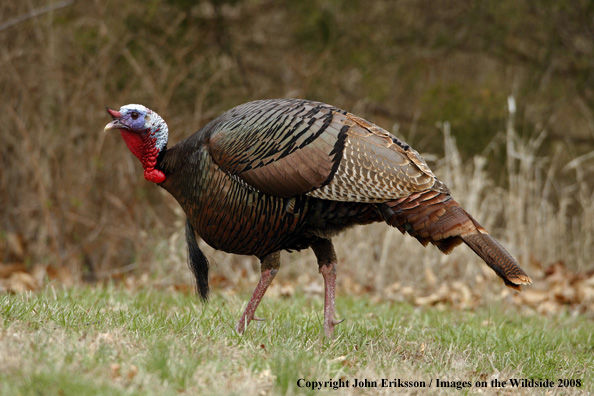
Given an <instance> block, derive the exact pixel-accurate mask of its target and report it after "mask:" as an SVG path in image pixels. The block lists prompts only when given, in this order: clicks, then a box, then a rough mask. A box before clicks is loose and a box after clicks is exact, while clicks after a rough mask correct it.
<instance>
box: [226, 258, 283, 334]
mask: <svg viewBox="0 0 594 396" xmlns="http://www.w3.org/2000/svg"><path fill="white" fill-rule="evenodd" d="M260 263H261V264H260V267H261V271H262V275H261V276H260V281H259V282H258V286H256V289H255V290H254V294H253V295H252V298H251V299H250V302H248V305H247V307H246V308H245V311H244V312H243V315H241V319H239V322H237V326H235V331H237V332H238V333H239V334H243V332H244V331H245V329H246V328H247V327H248V325H249V324H250V322H251V321H252V320H263V319H260V318H258V317H256V316H254V314H255V313H256V309H257V308H258V305H259V304H260V301H262V297H264V294H265V293H266V290H268V286H270V283H272V280H273V279H274V277H275V276H276V273H277V272H278V269H279V268H280V252H274V253H271V254H269V255H267V256H265V257H264V258H263V259H261V260H260Z"/></svg>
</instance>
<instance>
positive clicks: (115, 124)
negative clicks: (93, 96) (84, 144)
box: [103, 107, 127, 131]
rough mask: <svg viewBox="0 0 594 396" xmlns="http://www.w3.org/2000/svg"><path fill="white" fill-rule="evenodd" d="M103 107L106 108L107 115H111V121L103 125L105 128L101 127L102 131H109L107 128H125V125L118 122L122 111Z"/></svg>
mask: <svg viewBox="0 0 594 396" xmlns="http://www.w3.org/2000/svg"><path fill="white" fill-rule="evenodd" d="M105 109H106V110H107V112H108V113H109V115H110V116H112V117H113V121H112V122H110V123H109V124H107V125H105V128H104V129H103V130H104V131H109V130H113V129H127V127H126V126H125V125H124V124H122V123H121V122H120V118H121V117H122V113H120V112H119V111H116V110H112V109H110V108H108V107H105Z"/></svg>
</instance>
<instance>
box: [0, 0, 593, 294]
mask: <svg viewBox="0 0 594 396" xmlns="http://www.w3.org/2000/svg"><path fill="white" fill-rule="evenodd" d="M212 4H214V3H212ZM212 4H211V3H202V4H201V5H200V6H196V7H190V8H187V9H186V8H183V7H181V6H180V8H177V6H175V4H173V2H162V3H160V2H156V3H151V4H150V5H148V4H147V5H146V7H137V6H138V4H136V3H135V2H117V4H112V3H109V2H76V3H73V4H72V5H69V6H67V7H66V8H63V9H59V10H55V11H52V12H47V13H44V14H42V15H40V16H37V17H35V18H31V19H28V20H25V21H21V22H19V23H17V24H15V25H13V26H9V27H5V28H3V30H0V69H1V70H2V73H0V88H1V89H2V96H3V100H2V104H3V106H2V110H3V111H2V117H0V136H1V138H0V141H1V142H2V143H1V144H0V166H1V168H2V171H1V172H0V200H1V201H2V203H3V205H1V206H0V263H5V264H7V263H16V264H18V265H24V266H25V268H26V269H27V271H32V272H34V271H33V269H34V268H36V267H41V268H42V269H43V271H40V272H38V274H39V275H38V276H39V277H43V276H45V275H49V276H50V277H51V276H52V275H51V273H52V272H51V271H54V272H53V273H57V272H59V270H57V268H67V269H68V271H67V272H68V274H69V275H59V274H58V275H55V276H56V277H58V278H60V277H62V278H64V277H69V279H71V280H72V281H73V282H76V281H79V280H83V279H85V280H103V279H109V278H113V277H118V276H120V275H121V274H126V273H134V272H136V271H140V272H143V271H150V272H151V273H153V274H154V278H153V279H154V280H158V281H159V282H163V283H170V284H175V283H180V282H182V283H183V282H186V283H187V282H189V273H188V271H187V270H186V267H185V248H184V246H183V245H184V244H183V238H182V233H181V232H182V231H181V230H182V217H183V216H182V213H181V212H180V210H179V209H178V207H177V204H176V203H175V202H174V200H173V199H172V198H171V197H169V196H167V195H166V194H165V193H164V192H163V191H161V190H160V189H158V188H155V187H154V186H152V185H150V184H149V183H148V182H145V181H144V180H143V179H142V176H141V172H140V167H139V165H138V164H137V161H136V159H135V158H134V157H133V156H131V155H130V154H129V153H128V152H127V150H126V148H125V147H124V145H123V144H122V142H121V141H120V139H119V138H118V137H117V136H114V135H109V134H104V133H102V128H103V125H104V124H105V123H106V122H107V121H108V120H107V117H106V115H105V113H104V110H103V104H108V105H110V106H113V107H116V106H119V105H122V104H126V103H133V102H141V103H144V104H146V105H149V106H150V107H152V108H154V109H155V110H157V111H158V112H159V113H160V114H162V115H163V116H164V117H165V118H166V120H167V121H168V123H169V125H170V129H171V131H172V135H173V136H172V137H171V141H172V142H175V141H177V140H179V139H180V138H181V137H183V136H186V135H188V134H189V133H191V132H192V131H193V130H195V129H197V128H198V127H199V126H201V125H204V124H205V123H206V121H207V120H209V119H211V118H212V117H214V116H216V115H217V114H219V113H220V112H221V111H223V110H225V109H227V108H229V107H231V106H232V105H235V104H239V103H242V102H244V101H247V100H251V99H257V98H265V97H282V96H299V97H308V98H311V99H317V100H323V101H326V102H330V103H333V104H335V105H338V106H340V107H343V108H346V109H348V110H351V111H354V112H356V113H358V114H360V115H362V116H364V117H367V118H369V119H371V120H372V121H376V122H378V123H379V124H380V125H383V126H386V127H389V126H390V124H391V123H395V122H396V121H398V122H397V123H396V124H395V125H394V126H395V128H394V129H396V130H398V129H399V130H400V132H404V134H405V136H404V137H405V139H407V140H409V142H410V143H412V144H413V145H414V146H415V147H416V148H417V149H418V150H420V151H421V152H423V151H424V149H425V147H434V146H435V140H440V141H443V144H440V145H439V146H442V147H443V148H444V151H443V152H434V153H425V154H426V158H427V159H428V160H430V163H431V165H432V167H433V169H434V170H435V173H436V174H437V175H438V176H439V177H440V178H442V179H443V180H444V181H445V182H446V184H447V185H448V186H449V187H450V188H451V190H452V191H453V193H454V195H455V197H456V198H457V199H458V200H459V201H460V202H461V203H462V204H463V206H464V207H465V208H466V209H467V210H468V211H469V212H470V213H472V214H473V215H474V216H475V217H476V218H477V220H479V222H481V223H482V224H483V225H484V226H485V227H486V228H487V229H489V230H490V231H491V232H492V233H493V234H494V235H495V236H496V237H497V238H498V239H500V240H501V242H502V243H503V244H504V245H505V246H506V247H507V248H508V250H510V251H511V252H512V253H513V254H514V255H516V256H517V258H518V259H519V260H520V262H521V264H522V265H523V266H524V267H526V268H527V270H528V271H529V272H530V273H531V275H533V277H534V278H535V279H539V277H540V275H541V273H542V271H543V269H544V268H546V267H547V266H548V265H549V264H551V263H554V262H556V261H559V260H561V261H563V262H565V263H566V264H567V266H568V267H570V268H572V269H573V270H577V271H585V270H588V269H591V268H592V264H591V261H590V258H591V257H593V254H594V203H593V202H594V195H593V183H592V178H593V175H594V161H593V160H592V155H591V153H587V152H586V153H584V150H578V149H574V148H572V145H571V144H568V145H564V144H557V143H555V144H554V143H551V141H550V140H549V137H548V135H547V127H549V126H551V125H552V124H547V123H545V124H544V125H542V126H540V127H539V125H537V124H534V132H533V133H526V132H525V130H526V129H528V128H526V127H523V128H522V131H523V133H522V134H520V133H519V132H518V131H517V130H516V129H515V128H516V126H517V125H519V124H521V122H523V123H526V122H528V121H526V119H523V120H522V121H521V122H520V121H516V120H514V119H513V117H511V116H510V117H509V122H508V125H507V129H506V128H505V125H501V131H500V133H499V134H496V135H494V137H493V139H492V143H491V144H490V145H489V146H488V147H487V149H485V151H484V152H479V151H478V150H480V149H481V148H479V149H477V150H476V151H475V152H474V154H476V155H475V156H474V157H473V158H470V159H465V158H464V156H463V155H461V154H460V153H459V152H458V150H457V144H456V141H455V139H454V137H453V135H455V134H456V130H451V128H450V127H449V124H448V123H443V124H442V125H441V126H440V128H439V130H440V131H441V134H438V132H437V131H436V130H435V129H434V128H433V127H432V126H431V125H429V126H428V125H427V122H429V121H428V120H424V119H423V118H422V116H420V115H419V114H422V110H423V109H424V107H423V103H424V102H423V101H422V100H421V99H419V98H422V97H423V89H424V87H426V86H427V85H428V84H430V81H433V80H437V83H440V81H442V80H440V78H443V81H446V82H447V81H449V80H456V81H457V80H460V79H466V78H467V77H468V76H470V77H471V78H469V80H472V81H483V80H485V79H486V78H487V76H492V75H493V74H496V73H494V72H493V71H494V70H496V68H495V66H497V63H496V62H495V61H493V60H490V59H489V57H488V56H485V57H480V56H477V58H476V59H467V58H464V57H456V58H455V59H456V62H459V63H457V64H453V63H452V62H453V61H449V62H448V61H445V60H444V61H443V63H440V62H441V60H440V59H439V57H434V58H432V59H433V62H435V63H436V66H435V67H436V69H439V67H440V65H443V64H447V65H448V67H447V68H446V69H443V70H447V73H449V74H448V75H447V76H444V77H440V76H439V75H438V74H431V75H430V78H428V79H425V78H424V77H423V76H418V75H417V77H418V78H417V81H418V86H415V87H411V86H410V84H409V85H407V84H405V83H404V78H406V77H414V73H413V74H411V75H403V74H399V73H404V71H403V70H409V69H411V64H410V63H406V62H407V59H406V57H404V56H400V55H399V54H403V53H404V52H402V53H400V52H397V55H398V56H395V58H397V59H396V60H395V59H394V57H393V58H389V59H388V58H381V57H379V56H380V52H379V51H378V52H377V53H375V52H364V51H371V50H368V49H367V48H374V46H375V47H377V48H380V46H379V44H380V43H382V40H386V37H387V36H382V34H384V33H385V32H384V33H382V30H381V29H380V30H378V32H374V33H373V34H371V33H370V35H369V36H366V37H367V38H368V39H369V40H370V41H371V42H372V43H374V45H370V46H365V47H361V50H360V51H359V52H357V51H354V52H353V48H350V47H349V46H348V45H347V44H348V42H347V41H346V40H347V37H346V36H345V37H343V36H338V37H337V36H331V37H330V38H329V39H328V40H329V41H328V42H327V44H326V47H323V48H321V49H320V47H318V44H314V42H315V43H317V42H318V41H316V40H313V39H314V38H316V37H315V34H313V33H312V34H313V35H314V37H313V38H308V37H305V36H303V35H306V32H307V31H308V30H307V29H309V28H301V27H299V26H297V24H298V23H300V22H302V23H303V24H304V26H310V25H311V26H315V23H317V22H315V21H316V19H315V18H317V17H315V18H314V16H313V14H312V17H311V18H312V20H309V19H307V18H305V17H304V16H303V15H305V14H303V15H302V14H299V15H300V16H299V18H302V17H303V18H305V19H303V20H291V23H290V24H287V20H288V19H287V18H288V17H287V12H286V10H285V9H284V8H283V7H278V8H277V7H270V5H269V4H268V3H266V2H261V1H246V2H240V3H239V4H237V5H224V6H222V7H220V8H217V7H215V6H213V5H212ZM143 5H144V3H143ZM40 6H41V5H40V4H37V3H36V2H34V1H31V2H17V1H7V2H3V3H2V5H0V15H2V19H3V20H7V19H8V17H13V16H18V15H23V14H26V13H28V12H30V11H31V10H32V9H36V7H40ZM327 7H330V8H331V7H332V6H331V5H327ZM374 7H375V6H374ZM326 11H327V10H326ZM326 11H324V12H326ZM333 11H340V12H343V13H344V15H343V17H345V18H346V17H352V16H353V15H351V14H348V12H347V11H345V10H342V9H341V10H333ZM409 11H410V10H409ZM316 15H317V14H316ZM381 16H382V10H380V9H376V8H372V9H370V10H369V14H368V15H366V18H371V17H376V18H380V19H379V20H380V21H381ZM366 21H367V19H366ZM359 23H361V22H359ZM337 26H339V25H337ZM386 26H387V25H386ZM283 32H290V34H289V33H287V34H283ZM343 33H345V34H346V33H347V31H346V30H345V31H344V32H343ZM353 34H354V33H353ZM302 36H303V37H302ZM304 37H305V38H304ZM353 37H355V38H356V37H357V36H356V35H355V36H353ZM299 40H301V41H299ZM308 40H309V41H308ZM308 43H310V44H311V47H310V46H309V44H308ZM400 50H402V51H404V50H407V51H408V50H410V48H408V47H406V46H404V47H402V48H400ZM340 51H345V52H340ZM373 54H375V55H377V56H378V58H373V56H371V55H373ZM347 55H348V56H347ZM357 55H359V56H361V57H365V56H368V57H369V62H368V63H367V65H368V66H366V67H367V68H369V67H371V68H373V67H374V65H375V66H378V65H377V64H378V63H379V61H382V62H384V61H385V62H388V61H389V62H393V63H385V64H383V65H382V66H381V67H380V68H379V69H376V70H381V72H375V73H374V72H365V73H364V74H362V72H361V70H364V69H365V68H364V67H362V66H360V65H361V62H363V64H366V63H365V61H362V60H361V59H358V58H357ZM381 56H384V55H381ZM386 56H388V55H386ZM476 64H481V65H483V66H489V65H490V67H486V68H485V71H484V72H481V71H480V70H478V69H480V68H477V67H476ZM358 65H359V66H358ZM370 65H371V66H370ZM390 66H391V67H392V68H393V69H394V70H396V71H395V72H393V73H394V74H390V73H391V72H390ZM412 66H415V64H414V63H413V64H412ZM378 67H379V66H378ZM426 67H433V66H426ZM439 70H442V69H439ZM524 72H525V70H522V72H521V73H520V72H519V73H518V75H519V76H523V75H524ZM411 73H412V72H411ZM403 76H404V77H403ZM498 76H499V77H498V78H500V79H501V80H496V81H495V80H493V81H491V80H489V81H490V82H489V84H488V85H489V87H496V86H497V84H499V83H501V82H502V81H504V80H505V78H506V77H505V76H506V74H505V73H502V74H501V75H498ZM389 78H394V79H396V80H397V81H398V82H401V84H396V83H390V84H388V85H386V80H388V79H389ZM489 78H495V77H489ZM518 78H522V77H518ZM406 81H410V80H406ZM443 81H442V82H443ZM477 84H478V83H477ZM501 85H504V84H501ZM383 86H389V89H387V90H386V89H384V88H383ZM543 87H544V86H541V88H540V89H545V88H543ZM380 88H381V89H380ZM504 91H505V89H502V90H501V92H499V93H498V95H499V96H501V93H502V92H504ZM485 95H486V94H485ZM496 96H497V95H496ZM377 98H379V99H377ZM409 98H412V99H410V100H408V99H409ZM517 99H518V101H520V103H519V104H520V105H525V106H526V108H528V107H530V106H532V108H534V107H537V105H536V104H533V103H521V100H522V98H517ZM378 103H382V104H383V106H379V105H378ZM393 103H402V105H401V106H399V107H398V108H397V109H394V108H393V107H396V106H392V105H391V104H393ZM500 105H501V106H503V103H500ZM477 106H478V105H477ZM475 108H476V106H475ZM584 112H585V113H584V114H585V115H584V118H585V119H588V114H589V113H588V112H587V111H586V110H584ZM534 114H535V112H534V111H533V112H532V117H533V118H534V117H535V116H534ZM568 114H569V113H568ZM571 114H573V113H571ZM419 117H420V119H419ZM399 125H400V128H399ZM571 125H582V124H580V123H579V122H577V121H576V122H575V123H572V124H571ZM575 132H576V135H580V136H583V135H586V136H587V135H588V133H589V132H588V131H585V132H584V131H575ZM409 138H410V139H409ZM417 143H418V145H417ZM545 144H546V145H547V148H543V145H545ZM549 146H550V147H549ZM503 157H504V158H505V159H504V160H503V161H501V158H503ZM497 161H500V162H497ZM488 163H501V164H502V169H495V170H493V169H492V168H493V167H492V166H491V167H488V166H487V165H488ZM336 244H337V250H338V252H339V255H340V271H341V277H342V279H343V285H342V286H343V287H345V288H348V287H349V286H350V287H351V288H359V289H362V290H375V291H377V292H378V293H380V294H381V291H382V290H384V289H385V288H386V287H389V286H394V284H395V283H396V282H400V286H399V287H404V286H405V285H411V286H414V287H415V288H420V290H421V291H423V290H422V288H423V287H425V286H423V285H428V286H427V287H428V288H431V287H432V283H434V282H436V280H435V278H436V279H438V280H437V282H450V283H451V282H454V281H456V280H460V279H462V280H464V281H465V282H468V283H469V284H471V285H473V284H481V285H482V282H483V280H484V279H489V280H490V281H491V283H492V284H494V285H497V287H499V282H498V281H497V280H496V279H495V276H494V275H492V274H491V273H490V272H489V271H488V270H485V267H484V266H483V265H482V264H480V263H479V261H480V260H479V259H478V258H477V257H475V256H474V255H473V254H472V252H470V251H469V250H468V249H465V248H458V249H456V250H455V252H454V253H453V254H452V255H450V256H442V255H441V254H440V253H439V252H437V250H436V249H433V248H428V249H423V248H422V247H421V246H420V245H419V244H418V243H417V242H416V241H415V240H413V239H412V238H409V237H405V236H402V235H400V233H399V232H398V231H397V230H395V229H390V228H388V227H386V226H384V225H381V224H378V225H372V226H368V227H359V228H356V229H353V230H351V231H349V232H347V233H345V234H344V235H342V236H341V237H339V238H337V240H336ZM205 250H207V255H208V256H209V257H211V259H212V261H213V262H214V263H215V268H214V271H213V272H214V274H213V276H214V277H215V279H214V281H215V282H214V283H215V286H216V285H217V284H218V285H220V287H224V286H225V284H233V285H236V284H240V283H242V280H243V279H247V280H249V282H247V283H248V284H250V285H251V283H252V282H253V280H254V277H256V276H257V271H258V269H257V265H256V264H257V263H256V262H255V260H253V259H251V258H246V257H238V256H231V255H227V254H223V253H220V252H215V251H212V249H209V248H208V247H205ZM284 261H285V264H284V270H283V271H281V274H284V275H282V276H286V277H287V278H285V279H289V278H290V279H294V278H298V277H299V276H300V275H301V274H303V273H307V274H311V278H313V277H316V274H315V265H314V264H313V262H314V260H313V256H312V254H311V253H310V252H307V253H295V254H291V255H288V254H287V255H286V256H285V259H284ZM48 268H50V269H51V270H50V271H48V270H47V269H48ZM56 271H57V272H56ZM431 274H433V275H434V278H432V275H431ZM282 279H283V278H281V283H282ZM308 279H309V278H308ZM308 279H304V282H305V284H308V282H309V281H308ZM421 280H423V281H421ZM226 282H227V283H226ZM345 282H346V283H345ZM347 283H348V284H347Z"/></svg>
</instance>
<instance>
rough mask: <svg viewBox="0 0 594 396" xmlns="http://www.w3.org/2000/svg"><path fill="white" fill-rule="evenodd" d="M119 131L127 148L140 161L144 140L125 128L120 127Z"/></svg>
mask: <svg viewBox="0 0 594 396" xmlns="http://www.w3.org/2000/svg"><path fill="white" fill-rule="evenodd" d="M120 133H121V134H122V138H123V139H124V142H126V146H128V149H129V150H130V151H131V152H132V154H134V155H135V156H136V158H138V159H139V160H140V162H142V155H143V153H144V141H143V139H142V137H141V136H140V135H139V134H137V133H134V132H128V131H126V130H125V129H120ZM143 165H144V164H143Z"/></svg>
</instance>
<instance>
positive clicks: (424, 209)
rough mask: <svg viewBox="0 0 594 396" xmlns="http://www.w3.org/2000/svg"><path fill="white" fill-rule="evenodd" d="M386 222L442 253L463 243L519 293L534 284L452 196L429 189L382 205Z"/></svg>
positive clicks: (381, 209) (380, 207) (380, 208)
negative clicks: (524, 287) (526, 286)
mask: <svg viewBox="0 0 594 396" xmlns="http://www.w3.org/2000/svg"><path fill="white" fill-rule="evenodd" d="M378 208H379V210H380V212H381V213H382V215H383V217H384V219H385V221H386V223H388V224H389V225H391V226H394V227H396V228H398V229H399V230H400V231H401V232H402V233H405V232H406V233H408V234H410V235H411V236H413V237H415V238H416V239H417V240H418V241H419V242H421V243H422V244H423V246H426V245H427V244H428V243H432V244H433V245H435V246H437V247H438V248H439V250H441V251H442V252H443V253H445V254H448V253H450V252H451V251H452V249H453V248H454V247H456V246H458V245H459V244H460V243H462V242H464V243H465V244H466V245H468V246H469V247H470V248H471V249H472V250H473V251H474V252H475V253H476V254H477V255H479V257H481V258H482V259H483V260H484V261H485V263H487V265H488V266H489V267H491V269H493V271H495V273H496V274H497V275H499V277H500V278H501V279H503V282H504V283H505V284H506V285H507V286H509V287H511V288H513V289H515V290H518V291H521V288H520V287H521V285H529V284H531V283H532V280H531V279H530V277H529V276H528V275H527V274H526V273H525V272H524V271H523V270H522V269H521V268H520V266H519V265H518V263H517V262H516V260H515V259H514V258H513V257H512V256H511V255H510V254H509V253H508V252H507V251H506V250H505V249H504V248H503V246H501V245H500V244H499V242H497V241H496V240H495V239H494V238H493V237H491V236H490V235H489V233H488V232H487V231H486V230H485V229H484V228H483V227H482V226H481V225H480V224H479V223H478V222H477V221H476V220H474V219H473V218H472V216H471V215H469V214H468V213H467V212H466V211H465V210H464V209H462V207H461V206H460V205H459V204H458V202H456V201H455V200H454V199H453V198H452V197H451V196H450V195H449V194H447V193H443V192H439V191H432V190H427V191H423V192H420V193H417V194H413V195H411V196H408V197H405V198H401V199H398V200H394V201H390V202H386V203H384V204H381V205H379V207H378Z"/></svg>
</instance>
